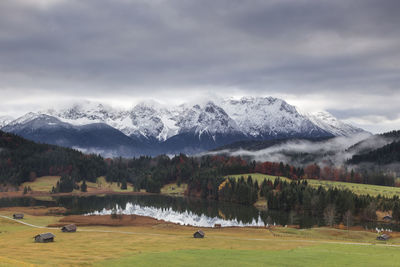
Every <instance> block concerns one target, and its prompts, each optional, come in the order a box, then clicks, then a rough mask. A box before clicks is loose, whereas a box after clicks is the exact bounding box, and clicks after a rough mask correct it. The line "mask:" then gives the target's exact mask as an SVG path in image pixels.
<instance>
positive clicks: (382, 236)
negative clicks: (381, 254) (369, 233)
mask: <svg viewBox="0 0 400 267" xmlns="http://www.w3.org/2000/svg"><path fill="white" fill-rule="evenodd" d="M389 238H390V236H389V235H387V234H381V235H380V236H378V237H377V239H380V240H388V239H389Z"/></svg>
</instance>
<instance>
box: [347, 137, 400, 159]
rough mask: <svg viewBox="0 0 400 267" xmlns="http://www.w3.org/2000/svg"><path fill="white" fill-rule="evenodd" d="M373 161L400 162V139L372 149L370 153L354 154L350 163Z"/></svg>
mask: <svg viewBox="0 0 400 267" xmlns="http://www.w3.org/2000/svg"><path fill="white" fill-rule="evenodd" d="M363 162H371V163H374V164H379V165H385V164H391V163H399V162H400V141H395V142H392V143H390V144H388V145H385V146H383V147H381V148H378V149H375V150H372V151H370V152H368V153H364V154H358V155H354V156H353V157H352V158H351V159H350V160H349V163H351V164H359V163H363Z"/></svg>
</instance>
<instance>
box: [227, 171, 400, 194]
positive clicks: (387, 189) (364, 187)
mask: <svg viewBox="0 0 400 267" xmlns="http://www.w3.org/2000/svg"><path fill="white" fill-rule="evenodd" d="M249 175H251V177H252V179H253V180H257V181H258V183H259V184H260V183H261V182H262V181H263V180H264V179H267V180H268V179H269V180H271V181H275V179H277V178H278V177H277V176H271V175H265V174H260V173H250V174H238V175H228V176H226V177H233V178H236V179H239V178H240V177H241V176H243V177H245V179H247V176H249ZM280 179H282V180H286V181H288V182H290V181H291V180H290V179H288V178H285V177H280ZM307 182H308V184H309V185H311V186H314V187H319V186H322V187H324V188H335V187H336V188H339V189H342V190H343V189H348V190H350V191H352V192H354V193H355V194H358V195H367V194H369V195H371V196H377V195H379V194H380V195H382V196H383V195H384V196H387V197H392V196H396V195H397V196H398V195H400V187H391V186H380V185H370V184H355V183H346V182H335V181H325V180H312V179H307Z"/></svg>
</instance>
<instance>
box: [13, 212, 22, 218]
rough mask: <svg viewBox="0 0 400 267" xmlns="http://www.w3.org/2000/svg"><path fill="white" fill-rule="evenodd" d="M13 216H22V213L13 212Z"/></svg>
mask: <svg viewBox="0 0 400 267" xmlns="http://www.w3.org/2000/svg"><path fill="white" fill-rule="evenodd" d="M13 216H14V217H24V214H23V213H14V214H13Z"/></svg>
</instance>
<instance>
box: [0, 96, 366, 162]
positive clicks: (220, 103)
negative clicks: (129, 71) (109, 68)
mask: <svg viewBox="0 0 400 267" xmlns="http://www.w3.org/2000/svg"><path fill="white" fill-rule="evenodd" d="M0 123H2V124H0V127H1V129H2V130H4V131H7V132H12V133H16V134H19V135H21V136H23V137H26V138H28V139H32V140H35V141H39V142H46V143H52V144H58V145H64V146H68V147H75V148H79V149H82V150H86V151H90V152H99V153H102V154H106V152H104V151H112V152H110V153H109V154H110V155H113V156H115V155H123V156H137V155H142V154H146V155H156V154H159V153H180V152H184V153H188V154H192V153H197V152H201V151H204V150H209V149H213V148H215V147H218V146H222V145H227V144H230V143H233V142H237V141H243V140H275V139H282V138H324V137H333V136H349V135H353V134H357V133H360V132H364V131H363V130H362V129H359V128H356V127H353V126H351V125H349V124H345V123H343V122H341V121H339V120H337V119H336V118H334V117H333V116H332V115H330V114H329V113H327V112H321V113H317V114H302V113H300V112H298V110H297V109H296V107H294V106H292V105H289V104H288V103H286V102H285V101H284V100H281V99H277V98H272V97H251V98H249V97H247V98H242V99H240V100H233V99H227V100H217V101H207V102H205V103H202V104H195V105H188V104H183V105H180V106H163V105H161V104H159V103H157V102H154V101H150V102H149V101H148V102H142V103H139V104H138V105H136V106H134V107H133V108H132V109H128V110H123V109H115V108H111V107H108V106H106V105H103V104H100V103H93V102H83V103H80V104H75V105H72V106H70V107H68V108H63V109H58V110H55V109H50V110H44V111H39V112H30V113H28V114H26V115H24V116H22V117H20V118H18V119H16V120H11V121H10V120H8V121H7V120H1V119H0Z"/></svg>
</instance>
